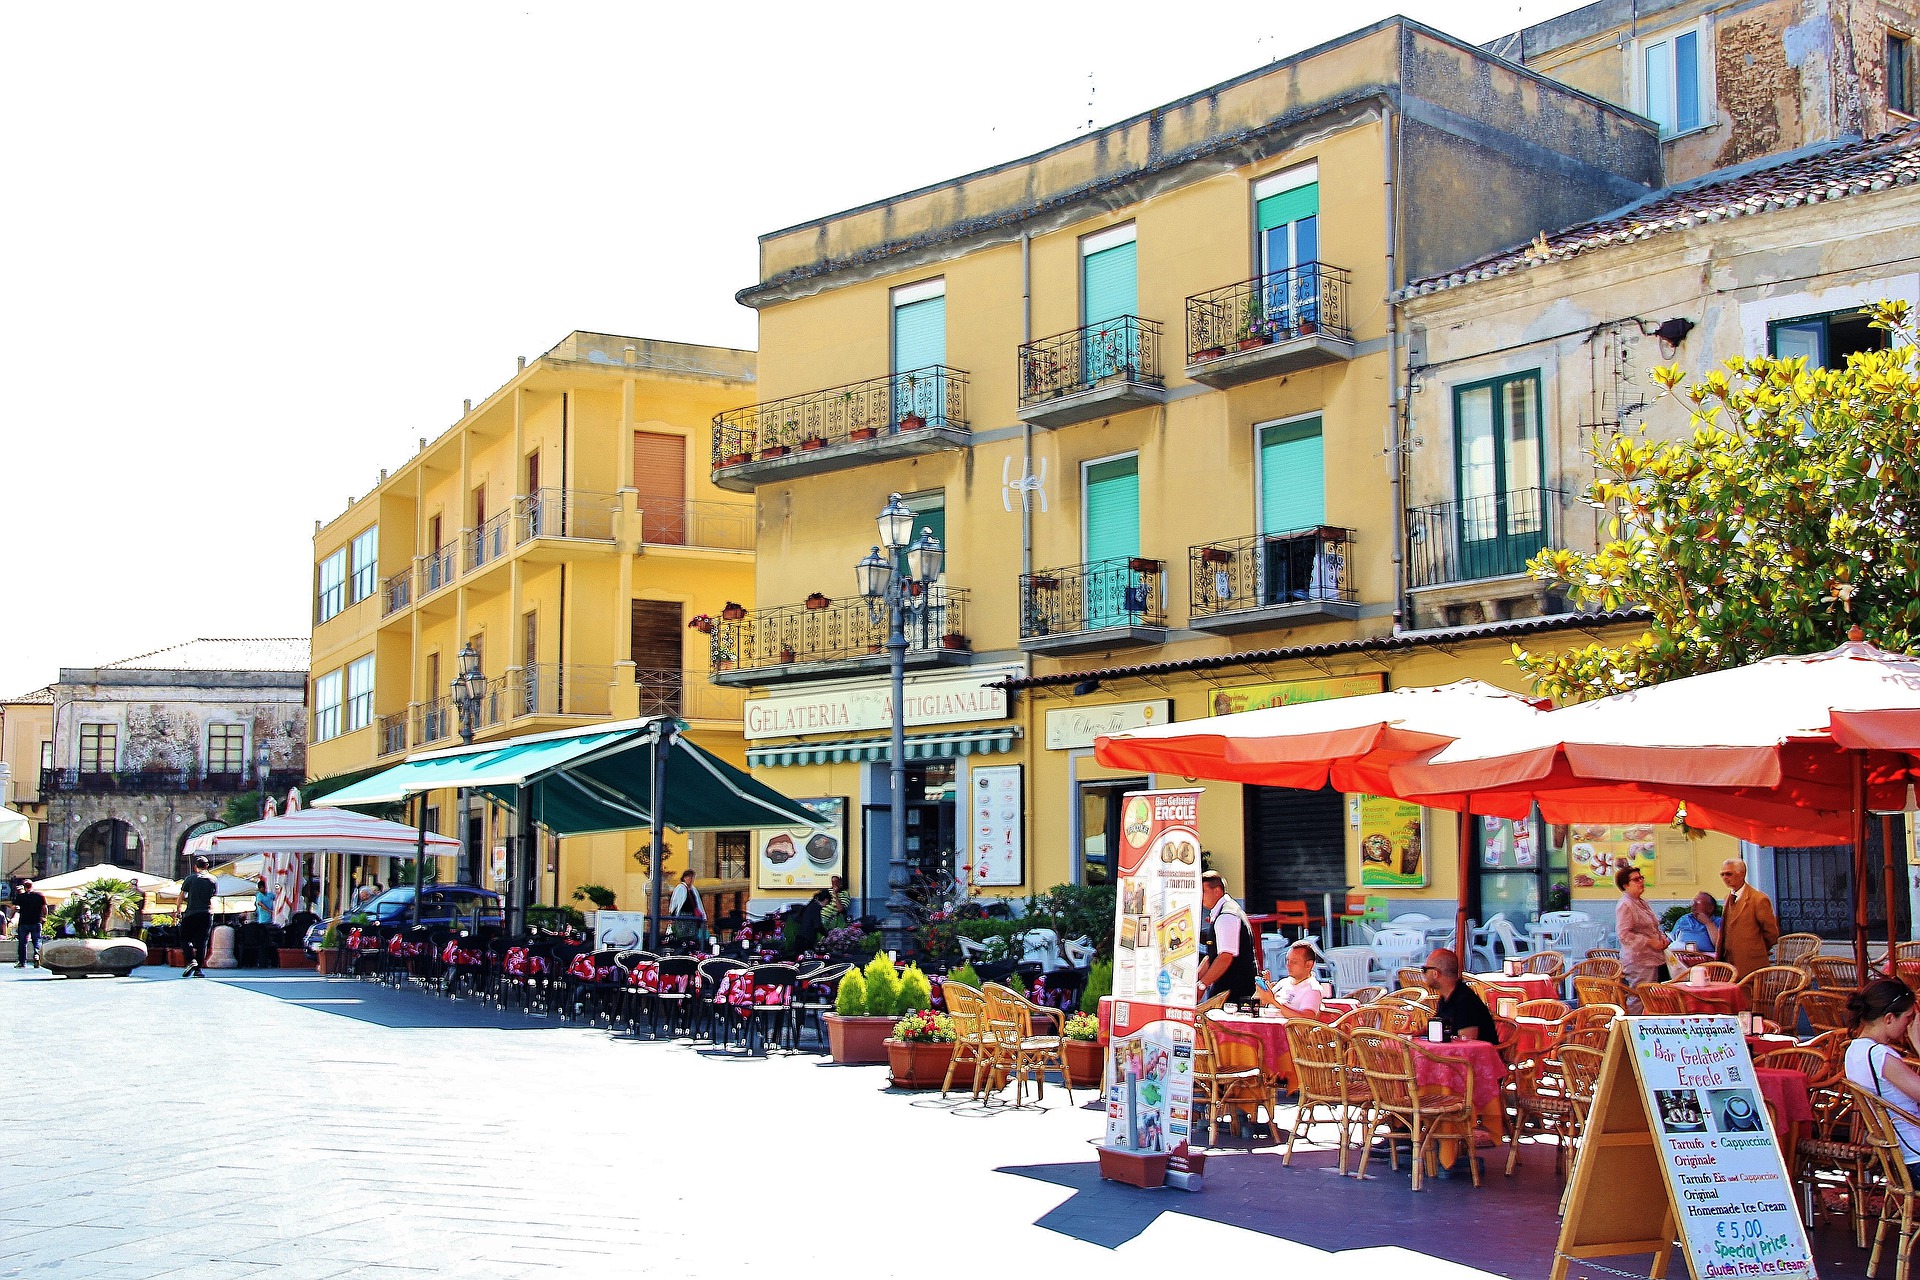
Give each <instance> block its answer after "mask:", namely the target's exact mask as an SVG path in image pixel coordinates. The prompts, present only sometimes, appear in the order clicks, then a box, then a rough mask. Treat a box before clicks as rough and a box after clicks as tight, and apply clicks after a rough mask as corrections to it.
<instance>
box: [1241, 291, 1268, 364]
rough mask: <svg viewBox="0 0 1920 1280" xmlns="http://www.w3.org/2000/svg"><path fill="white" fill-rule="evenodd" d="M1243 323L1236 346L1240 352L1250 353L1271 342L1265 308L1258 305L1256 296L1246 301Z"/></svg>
mask: <svg viewBox="0 0 1920 1280" xmlns="http://www.w3.org/2000/svg"><path fill="white" fill-rule="evenodd" d="M1245 321H1246V323H1245V325H1244V327H1243V328H1242V329H1241V332H1240V341H1239V343H1238V344H1237V345H1238V347H1239V349H1240V350H1242V351H1251V350H1253V349H1254V348H1255V347H1264V346H1266V345H1267V343H1269V342H1271V341H1273V334H1272V331H1271V330H1270V329H1269V327H1268V325H1267V313H1266V308H1264V307H1263V306H1261V305H1260V297H1259V295H1258V294H1255V295H1254V296H1252V297H1250V298H1248V299H1247V304H1246V313H1245Z"/></svg>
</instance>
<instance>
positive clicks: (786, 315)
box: [711, 19, 1660, 911]
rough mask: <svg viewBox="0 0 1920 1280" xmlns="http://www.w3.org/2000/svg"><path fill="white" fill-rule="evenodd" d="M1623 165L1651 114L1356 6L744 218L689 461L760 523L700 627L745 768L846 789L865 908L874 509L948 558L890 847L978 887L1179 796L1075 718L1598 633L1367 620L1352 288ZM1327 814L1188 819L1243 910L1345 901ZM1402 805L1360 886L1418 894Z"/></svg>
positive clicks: (1360, 323)
mask: <svg viewBox="0 0 1920 1280" xmlns="http://www.w3.org/2000/svg"><path fill="white" fill-rule="evenodd" d="M1659 177H1660V161H1659V142H1658V137H1657V133H1656V131H1655V129H1654V128H1653V126H1652V125H1651V124H1650V123H1649V122H1647V121H1645V120H1643V119H1640V118H1639V117H1637V116H1634V115H1632V114H1630V113H1628V112H1626V111H1623V110H1621V109H1619V108H1617V107H1614V106H1611V105H1608V104H1606V103H1604V102H1601V101H1599V100H1597V99H1595V98H1592V97H1589V96H1587V95H1585V94H1582V93H1579V92H1576V91H1573V90H1569V89H1567V88H1566V87H1564V86H1561V85H1559V84H1556V83H1554V82H1552V81H1550V80H1546V79H1544V78H1542V77H1540V76H1537V75H1535V74H1533V73H1531V72H1528V71H1525V70H1523V69H1520V68H1518V67H1516V66H1514V65H1512V64H1510V63H1507V62H1504V61H1502V60H1500V59H1498V58H1495V57H1492V56H1490V55H1488V54H1486V53H1484V52H1482V51H1481V50H1478V49H1474V48H1472V47H1470V46H1467V45H1464V44H1461V43H1459V42H1457V41H1455V40H1453V39H1451V38H1450V37H1447V36H1445V35H1442V34H1440V33H1438V32H1435V31H1432V30H1431V29H1428V28H1426V27H1423V26H1421V25H1419V24H1417V23H1413V22H1409V21H1406V20H1404V19H1392V20H1388V21H1386V22H1382V23H1380V24H1377V25H1376V26H1373V27H1370V28H1367V29H1365V30H1363V31H1360V32H1356V33H1354V34H1353V35H1351V36H1348V37H1345V38H1343V39H1341V40H1338V41H1334V42H1331V43H1329V44H1326V45H1323V46H1320V47H1318V48H1316V49H1313V50H1310V51H1308V52H1306V53H1303V54H1300V55H1299V56H1297V57H1294V58H1291V59H1286V60H1283V61H1280V62H1277V63H1274V64H1272V65H1269V66H1266V67H1262V68H1260V69H1259V70H1257V71H1254V72H1251V73H1249V74H1247V75H1245V76H1242V77H1240V78H1238V79H1235V80H1232V81H1229V82H1227V83H1225V84H1222V85H1217V86H1215V87H1213V88H1211V89H1208V90H1206V91H1204V92H1202V93H1198V94H1195V95H1193V96H1192V97H1189V98H1186V99H1183V100H1181V101H1179V102H1175V103H1172V104H1169V105H1168V106H1165V107H1162V108H1160V109H1158V110H1155V111H1152V112H1149V113H1147V114H1145V115H1142V116H1140V117H1137V118H1134V119H1131V120H1126V121H1123V122H1121V123H1119V124H1116V125H1114V126H1112V127H1110V128H1107V129H1103V130H1099V131H1097V132H1094V133H1091V134H1089V135H1087V136H1084V137H1081V138H1076V139H1075V140H1073V141H1070V142H1066V143H1063V144H1061V145H1060V146H1057V147H1054V148H1052V149H1051V150H1048V151H1045V152H1042V153H1040V154H1038V155H1035V156H1030V157H1028V158H1026V159H1023V160H1017V161H1013V162H1011V163H1008V164H1005V165H1002V166H999V167H997V168H994V169H990V170H986V171H983V172H980V173H974V174H969V175H966V176H963V177H959V178H955V179H952V180H951V181H947V182H943V183H938V184H935V185H933V186H931V187H928V188H925V189H923V190H920V191H917V192H913V193H910V194H907V195H902V196H899V197H896V198H894V199H890V200H886V201H882V202H880V203H877V204H875V205H871V206H868V207H865V208H860V209H853V210H849V211H847V212H844V213H839V214H834V215H832V216H829V217H825V218H821V219H818V220H816V221H813V222H809V223H806V224H803V225H801V226H797V227H792V228H788V229H786V230H782V231H777V232H773V233H771V234H768V235H766V236H763V237H762V239H761V280H760V281H759V283H757V284H755V285H754V286H752V287H750V288H748V289H746V290H744V291H742V293H741V294H740V298H741V301H743V302H744V303H746V304H747V305H749V306H751V307H754V308H755V309H756V310H757V311H758V312H759V320H760V390H761V394H762V399H761V400H760V401H759V402H758V403H756V404H753V405H749V406H745V407H742V408H739V409H736V410H734V411H732V412H728V413H723V414H721V415H719V416H718V417H716V419H715V421H714V442H713V459H712V460H713V479H714V481H715V483H716V484H718V485H720V486H722V487H724V488H728V489H732V490H735V491H738V492H743V493H744V492H751V493H753V494H754V495H755V498H756V501H757V503H758V507H759V519H760V523H759V543H758V548H757V552H758V561H757V575H758V579H759V590H758V595H759V599H760V600H761V601H762V602H763V603H764V605H765V606H766V607H764V608H761V609H757V610H755V611H753V612H751V613H750V614H749V615H748V617H746V618H745V619H742V620H740V621H739V622H737V623H722V624H721V625H720V626H719V627H718V628H717V629H716V631H715V633H714V636H713V638H712V650H711V652H712V658H713V660H714V665H715V674H714V679H715V680H716V681H717V682H720V683H724V684H728V685H733V686H738V687H743V688H750V689H754V690H757V691H758V692H757V693H756V695H755V696H753V697H752V698H750V699H749V701H748V703H747V709H746V737H747V740H748V746H749V751H748V754H749V758H750V760H751V762H752V763H753V765H754V767H755V769H756V770H757V771H758V772H759V773H760V775H761V776H762V777H763V778H764V779H766V780H767V781H769V782H770V783H772V784H773V785H775V786H777V787H778V788H779V789H780V790H782V791H784V792H786V793H787V794H789V795H794V796H799V797H841V798H843V799H844V800H845V802H846V808H847V813H848V815H849V823H848V825H849V832H848V847H849V851H850V854H851V858H850V868H851V871H852V875H853V882H854V884H855V887H856V889H857V890H858V891H859V892H861V893H862V895H863V896H864V898H865V900H866V906H867V908H868V909H869V910H874V911H879V910H880V909H881V905H882V902H883V900H884V898H885V887H884V886H885V872H886V863H887V860H888V849H887V847H886V839H887V823H886V814H887V802H888V799H889V796H890V784H889V780H888V775H887V767H886V756H887V746H886V743H885V736H886V730H887V722H888V715H889V710H888V705H887V698H886V685H885V681H886V677H885V665H886V656H885V654H884V653H883V652H881V651H880V650H879V648H877V645H878V643H879V641H881V640H882V639H884V636H883V635H882V634H880V627H879V624H878V623H877V622H876V621H875V620H874V619H873V618H872V617H871V615H870V614H869V613H868V611H867V608H866V605H865V603H864V602H863V601H861V600H860V599H859V598H858V597H857V596H856V595H854V594H853V583H854V579H853V566H854V563H855V562H856V561H857V560H858V559H860V558H861V556H862V555H864V554H865V553H866V552H867V550H868V548H869V547H870V546H871V545H872V544H873V543H874V542H875V541H876V540H877V539H876V537H875V531H874V526H873V523H872V520H873V517H874V516H875V515H876V513H877V512H878V511H879V509H880V508H881V507H882V505H883V504H884V503H885V502H886V501H887V497H888V495H889V494H890V493H899V494H901V495H902V496H903V500H904V501H905V502H907V503H908V504H909V505H910V506H912V507H913V508H914V509H915V510H916V511H917V512H918V513H919V515H918V518H917V521H916V523H917V524H918V525H921V526H924V527H928V528H931V529H932V530H933V531H934V533H935V534H936V535H937V536H938V537H939V538H940V539H941V540H942V542H943V543H944V544H945V546H946V548H947V557H946V562H945V569H944V574H943V577H942V579H941V580H940V581H939V582H937V583H936V584H935V585H934V586H933V587H932V589H931V590H929V591H928V592H927V593H926V594H925V595H924V596H922V597H919V598H918V599H917V600H916V602H915V610H914V613H913V615H912V618H911V626H910V633H911V634H910V650H909V654H908V666H909V672H910V675H909V689H908V698H907V704H906V707H905V712H906V718H907V722H908V725H909V734H910V740H909V743H908V748H907V755H908V765H909V769H908V781H907V794H906V795H905V797H903V799H904V801H905V802H906V803H907V804H908V805H909V812H908V826H907V831H908V836H907V840H908V849H907V851H906V852H907V855H908V857H909V859H910V860H913V861H916V862H917V863H918V864H919V865H920V867H921V869H923V870H924V871H926V872H927V873H928V874H941V873H942V871H941V868H942V867H943V866H945V865H948V862H947V859H948V858H950V860H951V865H953V866H958V867H960V868H962V869H963V871H964V869H967V868H971V873H972V875H973V878H974V881H975V883H976V884H978V885H979V886H980V887H981V888H982V891H984V892H988V893H1001V894H1013V895H1024V894H1026V893H1027V892H1031V891H1042V892H1043V891H1045V890H1046V889H1048V888H1050V887H1051V886H1053V885H1056V884H1061V883H1079V882H1098V881H1100V880H1103V879H1105V878H1106V877H1107V876H1109V875H1110V874H1111V859H1112V841H1113V838H1114V832H1115V827H1116V825H1117V823H1116V814H1117V807H1118V799H1119V796H1120V794H1121V793H1122V792H1123V791H1124V790H1126V789H1128V788H1130V787H1136V786H1140V785H1143V784H1145V783H1147V782H1156V783H1158V784H1160V785H1177V784H1179V783H1180V781H1181V780H1180V779H1174V778H1159V779H1141V778H1136V777H1127V776H1120V775H1116V774H1114V773H1113V772H1111V771H1109V770H1106V769H1103V768H1101V767H1100V766H1099V765H1098V764H1097V763H1096V762H1095V761H1094V760H1093V758H1092V743H1093V738H1094V735H1095V734H1096V733H1097V732H1099V731H1101V730H1102V729H1103V728H1105V727H1107V726H1122V727H1124V726H1127V725H1135V724H1143V723H1158V722H1160V721H1162V720H1164V719H1165V718H1167V717H1169V716H1171V717H1173V718H1176V719H1181V720H1185V719H1197V718H1201V717H1204V716H1207V715H1210V714H1214V713H1217V712H1220V711H1224V710H1231V709H1239V708H1241V707H1244V706H1249V705H1260V704H1262V703H1263V702H1267V701H1272V700H1274V699H1289V698H1297V697H1308V696H1336V695H1338V694H1342V693H1349V692H1357V691H1361V690H1364V689H1377V688H1379V687H1381V686H1382V684H1383V682H1386V683H1390V684H1392V685H1394V686H1399V685H1404V684H1408V683H1428V682H1445V681H1448V680H1453V679H1457V678H1459V677H1461V676H1464V675H1478V676H1481V677H1483V678H1487V679H1492V680H1497V681H1500V682H1502V683H1505V684H1508V685H1512V684H1514V683H1515V679H1514V674H1513V672H1512V671H1511V670H1510V669H1507V670H1503V669H1502V668H1501V666H1500V660H1501V658H1502V657H1504V656H1505V653H1506V648H1505V644H1506V641H1507V639H1508V637H1509V636H1510V635H1512V634H1517V633H1519V632H1521V631H1524V630H1526V629H1542V628H1549V629H1550V628H1556V627H1565V626H1569V625H1574V626H1591V625H1596V624H1595V623H1593V622H1592V621H1590V620H1582V621H1578V622H1569V621H1568V620H1564V619H1552V620H1545V621H1534V620H1527V621H1520V622H1496V623H1495V624H1493V625H1492V626H1491V627H1486V628H1482V629H1480V630H1479V631H1477V632H1467V633H1462V634H1459V635H1448V636H1441V637H1421V636H1412V635H1408V634H1404V633H1401V632H1400V631H1399V628H1400V627H1403V626H1404V625H1405V624H1406V623H1407V621H1408V619H1407V618H1406V616H1405V614H1404V609H1403V595H1404V592H1403V585H1404V576H1405V575H1404V564H1403V555H1404V544H1403V541H1402V535H1401V522H1400V518H1399V512H1400V510H1401V505H1402V493H1401V487H1400V482H1401V475H1402V453H1403V451H1402V449H1401V448H1400V442H1401V438H1402V437H1401V433H1400V427H1399V423H1400V414H1401V407H1402V405H1401V402H1402V397H1403V384H1402V382H1401V379H1400V377H1399V375H1398V374H1397V372H1396V371H1397V370H1398V369H1400V368H1402V367H1403V366H1404V364H1405V361H1406V359H1407V354H1408V353H1407V351H1406V349H1405V347H1404V345H1403V343H1402V340H1401V336H1400V334H1399V333H1398V332H1397V330H1396V324H1395V313H1394V311H1393V310H1392V308H1391V307H1390V306H1389V305H1388V304H1387V302H1386V301H1385V300H1386V298H1387V296H1388V295H1389V294H1390V293H1391V292H1392V291H1393V290H1394V289H1395V288H1397V287H1398V286H1399V284H1400V283H1401V282H1402V281H1404V280H1406V279H1409V278H1414V277H1418V276H1422V275H1430V274H1433V273H1435V272H1439V271H1444V270H1447V269H1449V268H1451V267H1452V266H1454V265H1456V264H1458V263H1460V262H1464V261H1468V260H1470V259H1473V258H1475V257H1479V256H1481V255H1483V254H1485V253H1487V252H1491V251H1492V250H1493V249H1495V248H1502V247H1506V246H1508V245H1511V244H1515V243H1523V242H1525V241H1526V240H1528V239H1529V238H1530V237H1531V236H1532V235H1533V234H1534V233H1535V231H1536V230H1537V228H1538V227H1540V226H1550V225H1562V224H1563V223H1564V222H1571V221H1578V220H1579V219H1582V218H1588V217H1593V216H1595V215H1597V214H1599V213H1601V212H1603V211H1605V210H1608V209H1611V208H1614V207H1617V206H1618V205H1620V204H1623V203H1626V202H1628V201H1630V200H1633V199H1637V198H1640V197H1642V196H1644V195H1645V194H1646V192H1647V190H1648V188H1649V187H1651V186H1654V185H1657V184H1658V182H1659ZM1496 193H1497V195H1496ZM809 593H817V595H818V596H821V597H827V598H826V599H815V600H813V601H812V602H811V605H809V604H807V603H803V598H804V597H807V596H808V595H809ZM1432 640H1438V641H1439V643H1438V644H1435V643H1429V641H1432ZM1476 646H1477V647H1476ZM1362 808H1363V806H1360V805H1359V804H1358V803H1357V802H1356V801H1350V800H1349V798H1344V797H1341V796H1338V795H1335V794H1333V793H1331V792H1324V793H1311V792H1297V791H1280V790H1277V789H1271V788H1253V787H1246V788H1243V787H1240V786H1238V785H1225V784H1215V785H1209V786H1207V791H1206V796H1205V798H1204V799H1203V801H1202V805H1201V815H1202V817H1201V821H1202V829H1203V831H1204V833H1205V835H1206V838H1207V841H1208V845H1209V850H1210V853H1211V854H1212V856H1213V858H1214V860H1215V863H1216V865H1218V866H1219V867H1220V868H1221V870H1222V871H1223V872H1224V873H1225V874H1226V875H1227V877H1228V879H1229V882H1230V883H1231V884H1233V885H1234V886H1235V888H1236V890H1237V891H1238V892H1240V893H1242V894H1243V896H1245V897H1246V899H1247V900H1248V901H1249V902H1251V903H1253V904H1255V905H1256V906H1258V907H1260V908H1261V909H1266V910H1271V904H1272V902H1273V901H1274V900H1276V899H1277V898H1297V897H1311V898H1313V899H1314V900H1315V901H1316V905H1317V904H1318V900H1319V898H1320V896H1321V893H1322V891H1323V890H1324V891H1330V892H1336V893H1337V892H1339V891H1343V890H1344V889H1345V887H1346V886H1347V885H1350V884H1358V883H1360V881H1361V876H1360V868H1359V849H1360V837H1361V834H1362V831H1361V826H1362V823H1363V821H1367V820H1371V819H1372V818H1374V817H1377V816H1378V815H1373V814H1372V811H1371V810H1368V811H1367V812H1366V813H1363V812H1362ZM1436 825H1439V826H1442V827H1443V829H1440V830H1436V831H1435V832H1434V833H1433V834H1432V835H1431V837H1430V838H1429V839H1427V840H1426V841H1425V842H1424V843H1423V844H1422V845H1421V846H1420V851H1421V853H1422V854H1423V855H1438V856H1425V857H1424V858H1423V866H1432V867H1435V868H1437V869H1435V870H1433V871H1432V872H1431V873H1430V874H1425V875H1422V876H1418V877H1407V879H1408V881H1409V883H1407V884H1406V885H1404V886H1403V887H1402V888H1400V889H1399V890H1396V891H1398V892H1403V893H1406V894H1410V895H1413V896H1436V895H1450V894H1452V893H1453V892H1454V888H1455V885H1454V881H1453V873H1452V869H1451V868H1452V862H1451V850H1452V848H1453V838H1452V829H1451V827H1450V826H1446V825H1445V824H1436ZM1495 834H1496V838H1497V837H1498V834H1499V833H1495ZM1544 839H1545V833H1543V834H1542V836H1541V841H1544ZM1533 847H1534V848H1538V847H1539V843H1535V844H1534V845H1533ZM1542 861H1543V862H1544V859H1543V860H1542ZM788 865H790V860H786V859H783V860H781V861H780V862H779V863H777V864H775V863H767V864H764V865H762V864H761V863H760V861H759V858H758V854H756V877H757V880H756V888H757V889H758V890H759V891H761V892H771V893H774V894H776V895H779V894H786V893H792V892H797V891H799V890H801V889H803V888H805V887H806V883H807V881H806V880H805V877H800V878H799V879H798V880H797V881H795V882H793V883H789V882H788V880H789V876H790V874H791V873H789V872H787V871H786V870H785V868H786V866H788ZM1536 881H1537V885H1536V887H1537V890H1538V894H1540V895H1543V894H1545V893H1546V892H1547V890H1548V888H1549V886H1548V884H1547V882H1546V881H1545V879H1544V878H1541V877H1536ZM1537 896H1538V895H1537Z"/></svg>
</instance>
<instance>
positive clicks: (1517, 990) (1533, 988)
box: [1473, 973, 1560, 1002]
mask: <svg viewBox="0 0 1920 1280" xmlns="http://www.w3.org/2000/svg"><path fill="white" fill-rule="evenodd" d="M1473 977H1474V980H1475V981H1477V982H1483V983H1485V984H1486V985H1487V986H1489V987H1491V988H1492V989H1493V990H1494V992H1495V994H1497V995H1504V996H1512V997H1513V998H1514V999H1515V1000H1519V1001H1523V1002H1524V1001H1527V1000H1558V999H1559V998H1560V984H1559V983H1557V982H1555V981H1554V980H1553V979H1552V978H1550V977H1548V976H1547V975H1546V974H1544V973H1523V974H1520V975H1519V976H1518V977H1513V978H1509V977H1508V976H1507V975H1506V974H1504V973H1476V974H1474V975H1473Z"/></svg>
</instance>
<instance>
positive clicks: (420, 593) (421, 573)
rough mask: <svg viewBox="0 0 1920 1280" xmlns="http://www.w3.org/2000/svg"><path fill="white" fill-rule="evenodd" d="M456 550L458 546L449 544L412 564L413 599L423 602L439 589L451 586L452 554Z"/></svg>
mask: <svg viewBox="0 0 1920 1280" xmlns="http://www.w3.org/2000/svg"><path fill="white" fill-rule="evenodd" d="M457 549H458V544H456V543H452V542H449V543H448V544H447V545H446V546H444V547H437V548H435V549H434V550H432V551H430V552H428V553H427V554H426V555H424V556H421V557H419V558H418V559H417V560H415V561H414V562H413V572H414V579H415V590H414V593H413V598H414V599H416V600H425V599H426V598H427V597H428V596H430V595H432V594H433V593H434V592H436V591H438V590H440V588H442V587H447V586H452V585H453V576H454V575H453V566H454V552H455V551H456V550H457Z"/></svg>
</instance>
